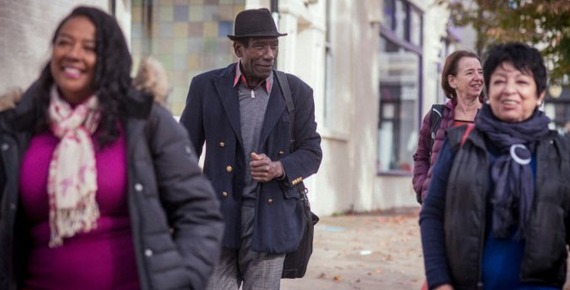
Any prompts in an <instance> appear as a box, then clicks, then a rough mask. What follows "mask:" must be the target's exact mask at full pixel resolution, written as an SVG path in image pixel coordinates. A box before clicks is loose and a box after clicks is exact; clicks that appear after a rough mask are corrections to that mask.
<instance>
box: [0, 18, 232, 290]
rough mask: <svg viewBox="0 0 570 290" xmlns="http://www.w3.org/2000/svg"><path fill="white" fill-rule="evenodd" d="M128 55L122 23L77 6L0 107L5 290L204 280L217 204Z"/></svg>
mask: <svg viewBox="0 0 570 290" xmlns="http://www.w3.org/2000/svg"><path fill="white" fill-rule="evenodd" d="M131 64H132V60H131V56H130V54H129V50H128V47H127V42H126V40H125V38H124V36H123V34H122V32H121V29H120V27H119V25H118V23H117V21H116V20H115V19H114V18H113V17H112V16H111V15H109V14H107V13H106V12H104V11H101V10H99V9H97V8H92V7H78V8H76V9H74V10H73V11H72V12H71V13H70V14H69V15H68V16H67V17H66V18H65V19H63V20H62V21H61V22H60V24H59V26H58V27H57V29H56V31H55V33H54V36H53V38H52V51H51V59H50V61H49V62H48V64H47V65H46V66H45V67H44V69H43V71H42V73H41V75H40V78H39V79H38V80H37V81H36V82H35V83H34V84H33V85H32V86H31V87H30V88H29V89H28V90H27V91H26V92H25V93H24V94H23V96H22V99H21V101H20V102H19V103H18V104H16V106H15V107H14V108H13V109H10V107H13V106H5V107H6V109H8V110H5V111H3V112H1V113H0V144H2V146H1V147H2V151H1V152H0V153H1V154H0V192H2V193H3V194H2V202H1V206H0V217H2V218H0V245H1V246H0V289H10V288H14V289H46V290H55V289H58V290H71V289H84V290H96V289H124V290H129V289H132V290H135V289H137V290H138V289H204V287H205V283H206V279H207V278H208V276H209V275H210V273H211V271H212V268H213V265H214V263H215V261H216V260H217V258H218V255H219V253H220V242H221V238H222V233H223V224H222V216H221V213H220V211H219V204H218V201H217V199H216V198H215V196H214V194H213V190H212V187H211V185H210V183H209V181H208V180H207V179H206V178H205V177H204V176H203V175H202V171H201V169H200V167H199V166H198V163H197V158H196V155H195V154H194V152H193V149H192V145H191V144H190V141H189V138H188V135H187V133H186V131H185V130H184V129H183V128H182V127H181V126H180V125H179V124H177V123H176V121H175V120H174V119H173V118H172V116H171V114H170V113H169V112H168V111H167V109H166V108H164V107H163V106H160V105H158V104H157V103H155V102H154V101H153V97H154V96H153V95H152V94H151V93H150V92H149V91H146V90H143V89H144V88H142V87H138V86H137V87H135V84H134V82H133V80H132V78H131V76H130V73H131ZM140 83H145V81H144V80H140ZM4 205H10V206H4ZM16 212H17V213H18V214H16Z"/></svg>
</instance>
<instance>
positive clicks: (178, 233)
mask: <svg viewBox="0 0 570 290" xmlns="http://www.w3.org/2000/svg"><path fill="white" fill-rule="evenodd" d="M35 90H36V89H35V88H34V86H33V87H32V88H31V89H29V90H28V92H26V94H25V95H24V97H23V99H22V102H21V103H20V104H19V105H18V107H16V109H14V110H12V111H9V112H4V113H3V114H2V116H1V118H2V122H1V123H0V126H1V128H2V130H1V131H0V132H1V134H0V153H1V157H2V159H1V161H2V162H0V165H1V167H0V169H3V170H2V172H0V173H2V174H0V176H1V177H0V182H1V184H0V186H1V188H2V189H3V190H2V191H1V195H0V289H17V288H18V286H17V281H18V276H19V275H21V271H20V269H21V268H22V267H24V266H25V265H24V264H25V253H26V244H27V242H28V241H27V240H25V239H23V238H22V236H23V235H21V233H19V232H18V231H19V230H20V229H21V228H22V227H21V226H19V225H21V224H22V219H21V217H20V216H19V215H20V214H21V213H20V212H19V205H18V195H19V194H18V182H17V180H18V172H19V166H20V161H21V158H22V156H23V154H24V152H25V151H26V148H27V146H28V143H29V140H30V137H31V134H30V131H29V128H31V127H32V122H33V115H32V111H33V110H34V102H33V100H32V99H33V95H34V94H37V93H38V92H35ZM123 102H124V103H123V104H122V105H121V108H124V109H122V112H121V113H122V116H123V117H124V118H123V120H124V121H123V125H124V128H125V134H126V139H127V146H128V147H127V156H128V157H127V167H128V173H127V174H128V176H127V179H128V193H127V194H128V197H129V200H128V203H129V214H130V217H131V226H132V236H133V245H134V251H135V256H136V263H137V269H138V276H139V280H140V286H141V289H161V290H162V289H204V287H205V284H206V281H207V279H208V278H209V275H210V274H211V271H212V269H213V265H214V262H215V261H217V259H218V257H219V254H220V243H221V238H222V232H223V224H222V216H221V213H220V211H219V203H218V201H217V199H216V198H215V196H214V194H213V189H212V187H211V185H210V183H209V181H208V180H207V179H206V178H205V177H204V176H203V175H202V174H201V169H200V168H199V166H198V163H197V158H196V155H195V153H194V152H193V150H192V145H191V144H190V142H189V139H188V136H187V134H186V132H185V130H184V129H183V128H182V127H181V126H180V125H179V124H177V123H176V120H174V118H173V117H172V115H171V114H170V113H169V112H168V111H167V110H166V109H165V108H163V107H161V106H160V105H157V104H154V103H153V101H152V98H150V97H148V96H147V95H144V94H142V93H139V92H135V91H133V92H132V93H131V94H129V96H127V97H125V99H124V100H123Z"/></svg>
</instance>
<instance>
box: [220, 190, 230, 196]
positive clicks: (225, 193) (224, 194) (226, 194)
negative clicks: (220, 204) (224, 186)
mask: <svg viewBox="0 0 570 290" xmlns="http://www.w3.org/2000/svg"><path fill="white" fill-rule="evenodd" d="M222 195H223V196H224V197H228V195H230V194H229V193H228V192H227V191H224V192H222Z"/></svg>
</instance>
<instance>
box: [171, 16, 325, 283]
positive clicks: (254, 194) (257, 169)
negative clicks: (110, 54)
mask: <svg viewBox="0 0 570 290" xmlns="http://www.w3.org/2000/svg"><path fill="white" fill-rule="evenodd" d="M284 35H286V34H284V33H279V32H278V31H277V27H276V25H275V22H274V20H273V18H272V16H271V13H270V12H269V10H267V9H251V10H244V11H242V12H240V13H239V14H238V15H237V17H236V19H235V23H234V35H228V37H229V38H230V39H231V40H232V41H233V49H234V52H235V54H236V56H237V57H238V58H239V60H238V62H236V63H232V64H230V65H229V66H228V67H226V68H221V69H215V70H212V71H209V72H205V73H202V74H200V75H198V76H196V77H194V78H193V79H192V82H191V84H190V89H189V92H188V98H187V100H186V107H185V108H184V111H183V113H182V116H181V117H180V123H181V124H182V125H184V126H185V127H186V129H187V130H188V132H189V136H190V139H191V141H192V143H193V145H194V148H195V149H196V151H197V154H198V156H200V155H201V153H202V146H203V145H204V143H205V149H206V153H205V154H206V156H205V160H204V173H205V174H206V175H207V176H208V177H209V179H210V180H211V182H212V184H213V186H214V189H215V191H216V194H217V196H218V198H219V199H220V201H221V209H222V212H223V214H224V221H225V235H224V239H223V252H222V257H221V259H220V262H219V264H218V265H217V266H216V268H215V270H214V274H213V276H212V278H211V279H210V283H209V287H208V289H212V290H226V289H232V290H233V289H235V290H237V289H239V287H240V286H241V287H242V289H244V290H250V289H263V290H267V289H279V285H280V279H281V274H282V270H283V261H284V258H285V253H287V252H291V251H294V250H295V249H296V248H297V246H298V245H299V241H300V239H301V234H302V230H303V225H302V218H301V215H300V214H301V211H300V208H299V206H300V204H299V203H298V199H299V197H300V195H299V192H298V190H297V188H295V187H296V186H294V185H293V184H299V182H300V181H302V180H303V178H307V177H308V176H310V175H312V174H314V173H315V172H317V170H318V168H319V165H320V163H321V158H322V152H321V147H320V142H321V137H320V136H319V134H318V133H317V131H316V129H317V123H316V122H315V105H314V100H313V90H312V89H311V88H310V87H309V86H308V85H307V84H306V83H304V82H303V81H301V80H300V79H299V78H297V77H296V76H293V75H290V74H287V75H286V81H287V83H288V85H289V87H290V91H291V95H292V100H293V104H294V113H293V112H291V113H290V112H289V110H288V108H287V104H286V98H285V96H284V94H283V93H282V85H281V84H280V83H279V81H278V78H277V77H276V72H275V71H274V66H275V61H276V58H277V53H278V46H279V37H281V36H284ZM292 118H293V120H292ZM291 124H294V125H293V128H291ZM291 135H293V136H291Z"/></svg>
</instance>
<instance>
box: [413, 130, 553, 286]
mask: <svg viewBox="0 0 570 290" xmlns="http://www.w3.org/2000/svg"><path fill="white" fill-rule="evenodd" d="M486 145H487V148H488V149H489V154H488V156H489V164H490V166H489V172H488V176H489V178H491V177H490V176H491V173H490V168H491V166H492V164H493V163H494V162H495V160H496V157H497V155H498V152H497V150H496V149H495V148H494V146H493V145H492V144H490V143H488V142H487V144H486ZM454 158H455V155H454V153H453V152H452V151H451V149H450V148H449V145H448V143H447V140H446V141H445V142H444V144H443V147H442V149H441V151H440V154H439V157H438V159H437V162H436V164H435V165H434V168H433V174H432V180H431V184H430V187H429V189H428V194H427V196H426V199H425V201H424V204H423V207H422V211H421V213H420V225H421V235H422V246H423V253H424V263H425V265H424V266H425V270H426V276H427V280H428V284H429V286H430V288H431V287H436V286H439V285H442V284H446V283H451V276H450V273H449V268H448V264H447V257H446V253H445V247H444V244H445V238H444V229H443V217H444V210H445V195H446V187H447V181H448V178H449V173H450V170H451V166H452V164H453V160H454ZM531 166H532V170H533V173H536V156H533V157H532V161H531ZM490 184H491V187H490V188H489V192H488V193H487V194H488V196H491V192H492V191H493V184H492V182H490ZM487 208H488V209H489V210H488V211H487V213H488V214H487V220H486V224H487V225H491V224H492V216H493V214H492V211H493V209H492V206H491V205H490V204H488V206H487ZM524 246H525V245H524V240H521V239H516V238H515V237H514V234H513V235H512V236H511V237H509V238H497V237H495V236H494V235H493V233H492V230H491V227H490V226H487V229H486V237H485V246H484V248H483V261H482V265H481V270H482V277H481V281H482V282H483V286H484V289H485V290H495V289H496V290H503V289H528V290H531V289H532V290H554V289H560V288H555V287H549V286H548V287H547V286H540V285H533V284H528V283H522V282H521V281H520V268H521V263H522V258H523V253H524Z"/></svg>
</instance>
